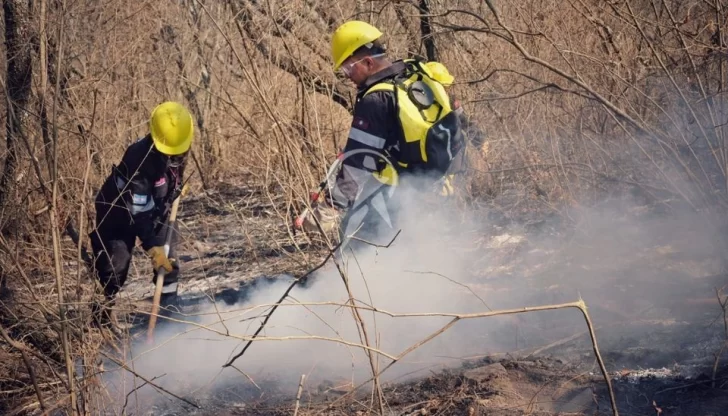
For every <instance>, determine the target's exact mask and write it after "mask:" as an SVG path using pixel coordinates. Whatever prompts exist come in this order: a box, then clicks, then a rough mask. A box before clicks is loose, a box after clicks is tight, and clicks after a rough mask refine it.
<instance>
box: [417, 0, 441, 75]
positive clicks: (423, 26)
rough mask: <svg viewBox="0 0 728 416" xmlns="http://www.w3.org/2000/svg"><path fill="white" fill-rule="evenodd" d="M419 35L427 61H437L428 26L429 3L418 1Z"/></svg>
mask: <svg viewBox="0 0 728 416" xmlns="http://www.w3.org/2000/svg"><path fill="white" fill-rule="evenodd" d="M419 9H420V33H421V34H422V37H421V40H422V44H424V45H425V53H426V54H427V60H428V61H436V60H437V49H436V48H435V38H433V37H432V26H431V24H430V1H429V0H420V5H419Z"/></svg>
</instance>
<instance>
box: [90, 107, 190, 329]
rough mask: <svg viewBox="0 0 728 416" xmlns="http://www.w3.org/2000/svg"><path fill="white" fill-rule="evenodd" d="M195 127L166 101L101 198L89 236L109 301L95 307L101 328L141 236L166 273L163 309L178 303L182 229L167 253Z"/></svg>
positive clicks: (181, 109)
mask: <svg viewBox="0 0 728 416" xmlns="http://www.w3.org/2000/svg"><path fill="white" fill-rule="evenodd" d="M193 137H194V122H193V119H192V115H191V114H190V112H189V111H188V110H187V109H186V108H185V107H184V106H183V105H181V104H179V103H177V102H173V101H167V102H163V103H161V104H159V105H158V106H157V107H155V108H154V110H153V111H152V113H151V117H150V119H149V133H148V134H147V135H145V136H144V137H142V138H141V139H139V140H137V141H136V142H134V143H132V144H131V145H130V146H129V147H127V149H126V151H125V152H124V155H123V156H122V158H121V162H120V163H119V164H118V165H115V166H113V167H112V169H111V173H110V175H109V176H108V177H107V178H106V181H105V182H104V183H103V185H102V186H101V189H100V190H99V192H98V194H97V195H96V200H95V207H96V224H95V227H96V228H95V229H94V230H93V231H92V232H91V233H90V235H89V237H90V239H91V246H92V248H93V252H94V268H95V272H96V277H97V278H98V279H99V281H100V283H101V286H102V287H103V288H104V295H105V297H106V299H105V300H106V302H104V303H103V304H100V303H96V304H94V305H93V312H94V313H93V318H94V322H95V323H96V324H97V325H101V326H108V325H109V324H110V323H111V322H112V321H111V319H110V318H111V309H110V308H111V306H112V305H113V303H114V297H115V295H116V293H117V292H118V291H119V290H120V289H121V287H122V286H123V285H124V282H125V281H126V278H127V274H128V272H129V264H130V262H131V258H132V252H133V250H134V245H135V243H136V239H137V237H138V238H139V240H140V241H141V245H142V248H143V249H144V250H145V251H146V253H147V254H148V255H149V257H150V259H151V263H152V273H151V274H152V276H153V278H152V281H154V278H155V276H156V273H155V271H157V270H159V269H160V268H164V270H165V272H166V273H165V277H164V287H163V292H162V299H161V302H160V303H161V305H162V306H169V305H172V304H173V303H174V301H175V300H176V295H177V279H178V275H179V267H178V265H177V262H176V261H175V259H174V256H175V250H174V247H175V244H174V242H176V239H177V230H174V233H173V240H172V244H170V248H169V254H168V255H167V254H165V250H164V244H165V236H166V221H167V217H168V216H169V212H170V208H171V205H172V202H173V201H174V200H175V199H176V198H177V197H178V196H179V195H180V194H181V193H182V191H183V185H184V184H183V181H182V177H183V175H184V169H185V164H186V161H187V154H188V152H189V149H190V146H191V145H192V139H193Z"/></svg>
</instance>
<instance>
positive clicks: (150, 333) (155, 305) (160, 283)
mask: <svg viewBox="0 0 728 416" xmlns="http://www.w3.org/2000/svg"><path fill="white" fill-rule="evenodd" d="M181 198H182V197H181V196H178V197H177V199H175V200H174V202H173V203H172V210H171V212H170V213H169V219H168V220H167V235H166V236H165V242H164V254H165V255H167V256H169V250H170V244H171V243H172V233H173V232H174V226H175V222H176V221H177V209H178V207H179V201H180V199H181ZM163 287H164V268H163V267H160V268H159V270H157V281H156V286H155V288H154V300H153V302H152V313H151V315H149V328H148V329H147V342H148V343H150V344H151V343H153V342H154V327H155V326H156V325H157V314H158V313H159V302H160V300H161V299H162V288H163Z"/></svg>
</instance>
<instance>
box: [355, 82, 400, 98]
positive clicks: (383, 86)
mask: <svg viewBox="0 0 728 416" xmlns="http://www.w3.org/2000/svg"><path fill="white" fill-rule="evenodd" d="M375 91H394V84H392V83H390V82H380V83H379V84H374V85H372V86H371V87H369V89H368V90H366V92H365V93H364V94H363V95H362V97H363V96H365V95H367V94H370V93H373V92H375Z"/></svg>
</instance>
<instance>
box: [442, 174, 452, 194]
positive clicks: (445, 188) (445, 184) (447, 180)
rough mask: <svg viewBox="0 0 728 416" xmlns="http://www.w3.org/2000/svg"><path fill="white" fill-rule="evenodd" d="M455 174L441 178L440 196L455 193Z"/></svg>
mask: <svg viewBox="0 0 728 416" xmlns="http://www.w3.org/2000/svg"><path fill="white" fill-rule="evenodd" d="M454 179H455V175H447V176H445V177H444V178H442V179H441V185H442V186H441V188H440V196H451V195H454V194H455V188H454V186H453V182H454Z"/></svg>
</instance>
